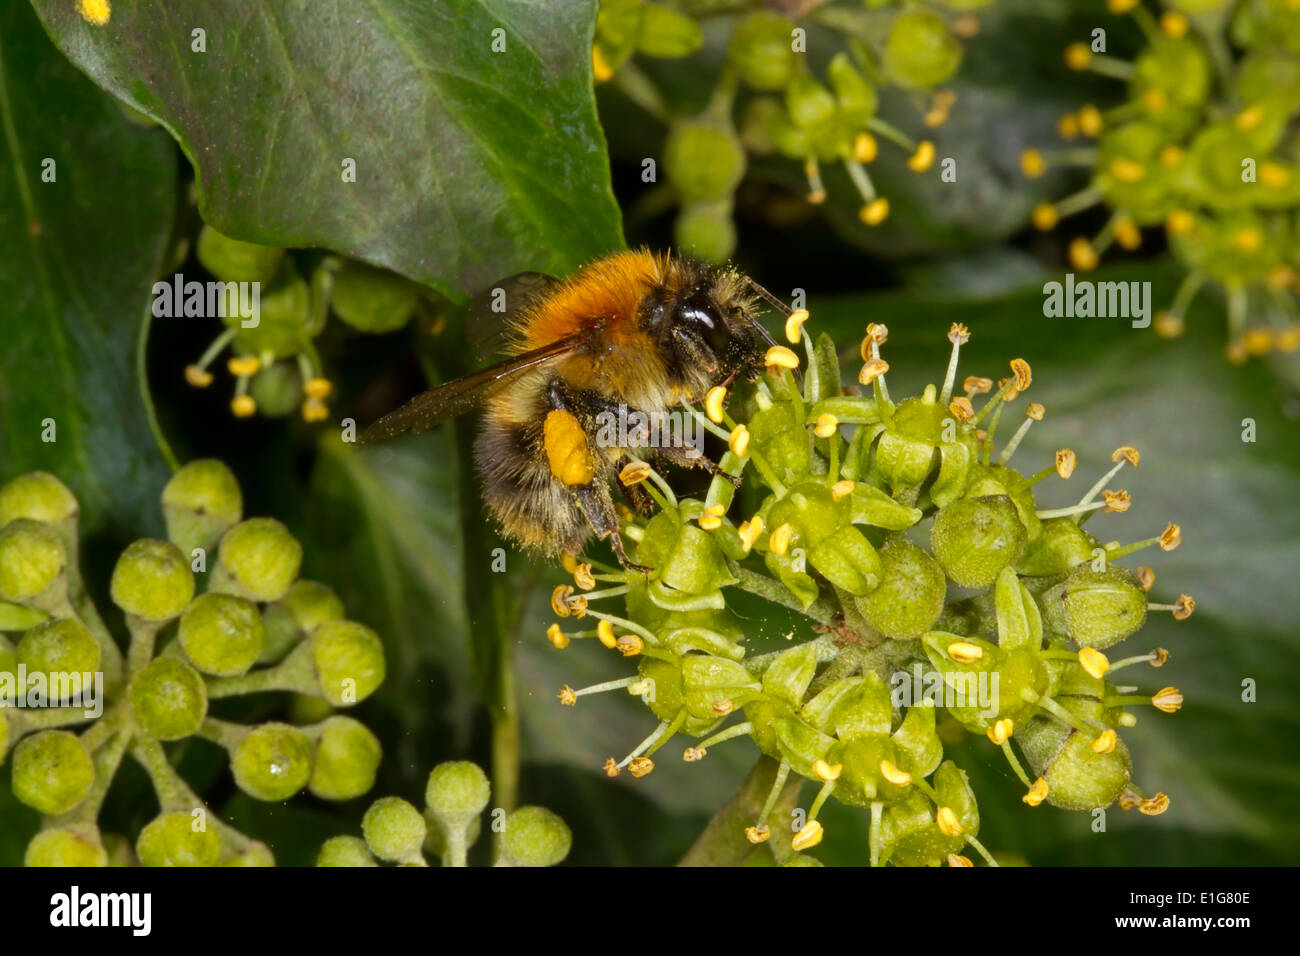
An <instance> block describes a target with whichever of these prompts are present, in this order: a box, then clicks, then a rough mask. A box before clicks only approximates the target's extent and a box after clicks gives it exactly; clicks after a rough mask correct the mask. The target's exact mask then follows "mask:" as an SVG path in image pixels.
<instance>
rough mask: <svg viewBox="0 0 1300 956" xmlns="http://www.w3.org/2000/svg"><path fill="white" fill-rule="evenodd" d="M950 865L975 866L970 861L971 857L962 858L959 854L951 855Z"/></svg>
mask: <svg viewBox="0 0 1300 956" xmlns="http://www.w3.org/2000/svg"><path fill="white" fill-rule="evenodd" d="M948 865H949V866H974V865H975V864H974V863H972V862H971V861H970V857H967V856H962V855H961V854H959V853H949V854H948Z"/></svg>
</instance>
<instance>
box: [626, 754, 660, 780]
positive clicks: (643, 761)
mask: <svg viewBox="0 0 1300 956" xmlns="http://www.w3.org/2000/svg"><path fill="white" fill-rule="evenodd" d="M654 768H655V762H654V761H653V760H651V759H650V758H649V757H633V758H632V759H631V760H629V761H628V764H627V772H628V773H630V774H631V775H632V776H634V777H644V776H646V774H648V773H649V772H650V771H651V770H653V769H654Z"/></svg>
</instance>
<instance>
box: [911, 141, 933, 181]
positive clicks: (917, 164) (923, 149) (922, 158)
mask: <svg viewBox="0 0 1300 956" xmlns="http://www.w3.org/2000/svg"><path fill="white" fill-rule="evenodd" d="M933 165H934V143H932V142H930V141H929V140H928V139H927V140H922V141H921V142H920V143H918V144H917V146H916V152H914V153H913V154H912V155H911V156H909V157H908V160H907V167H908V168H909V169H910V170H912V172H914V173H923V172H925V171H926V170H927V169H929V168H930V167H931V166H933Z"/></svg>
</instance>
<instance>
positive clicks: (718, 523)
mask: <svg viewBox="0 0 1300 956" xmlns="http://www.w3.org/2000/svg"><path fill="white" fill-rule="evenodd" d="M723 511H725V509H724V508H723V507H722V505H709V507H707V508H705V509H704V511H703V512H701V514H700V516H699V517H698V518H697V519H696V523H697V524H698V525H699V526H700V527H701V528H703V529H704V530H705V531H716V530H717V529H718V528H721V527H722V514H723Z"/></svg>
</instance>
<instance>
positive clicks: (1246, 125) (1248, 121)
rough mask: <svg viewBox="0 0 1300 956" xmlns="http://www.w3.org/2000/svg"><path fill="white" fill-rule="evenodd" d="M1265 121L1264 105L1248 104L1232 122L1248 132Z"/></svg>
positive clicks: (1244, 131)
mask: <svg viewBox="0 0 1300 956" xmlns="http://www.w3.org/2000/svg"><path fill="white" fill-rule="evenodd" d="M1262 122H1264V108H1263V107H1262V106H1248V107H1246V108H1245V109H1244V110H1242V111H1241V112H1240V113H1238V114H1237V115H1236V116H1234V117H1233V118H1232V123H1233V125H1234V126H1236V127H1237V129H1239V130H1241V131H1242V132H1243V133H1248V132H1250V131H1251V130H1253V129H1255V128H1256V127H1257V126H1259V124H1260V123H1262Z"/></svg>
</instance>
